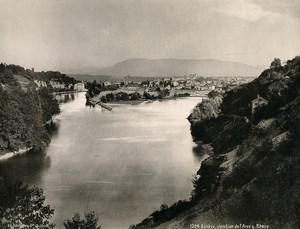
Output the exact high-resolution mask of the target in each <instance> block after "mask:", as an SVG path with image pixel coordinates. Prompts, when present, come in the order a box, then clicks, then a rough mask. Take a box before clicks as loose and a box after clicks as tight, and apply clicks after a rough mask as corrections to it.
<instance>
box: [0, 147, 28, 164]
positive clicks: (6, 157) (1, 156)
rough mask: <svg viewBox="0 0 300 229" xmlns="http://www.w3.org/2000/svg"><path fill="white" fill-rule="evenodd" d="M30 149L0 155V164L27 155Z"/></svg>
mask: <svg viewBox="0 0 300 229" xmlns="http://www.w3.org/2000/svg"><path fill="white" fill-rule="evenodd" d="M31 149H32V148H25V149H20V150H18V151H14V152H9V153H4V154H2V155H0V162H2V161H6V160H8V159H10V158H12V157H15V156H18V155H21V154H24V153H27V152H28V151H30V150H31Z"/></svg>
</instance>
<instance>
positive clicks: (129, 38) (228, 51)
mask: <svg viewBox="0 0 300 229" xmlns="http://www.w3.org/2000/svg"><path fill="white" fill-rule="evenodd" d="M299 19H300V2H298V1H294V0H285V1H281V0H244V1H242V0H222V1H220V0H211V1H209V0H186V1H180V0H152V1H149V0H126V1H125V0H124V1H117V0H98V1H97V0H91V1H88V2H87V1H83V0H73V1H68V0H60V1H59V0H51V1H50V0H41V1H37V0H28V1H17V0H1V2H0V62H5V63H9V64H19V65H21V66H24V67H26V68H31V67H34V68H35V69H36V70H37V71H42V70H58V71H63V72H65V73H77V72H76V69H81V70H83V69H88V68H94V67H97V68H100V67H109V66H113V65H114V64H116V63H118V62H121V61H124V60H126V59H130V58H146V59H215V60H223V61H233V62H238V63H243V64H248V65H253V66H268V65H269V64H270V62H271V61H272V59H273V58H274V57H278V58H280V59H282V60H283V61H285V60H287V59H291V58H293V57H294V56H296V55H298V54H299V50H300V40H299V37H300V20H299Z"/></svg>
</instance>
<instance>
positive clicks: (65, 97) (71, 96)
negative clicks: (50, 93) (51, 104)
mask: <svg viewBox="0 0 300 229" xmlns="http://www.w3.org/2000/svg"><path fill="white" fill-rule="evenodd" d="M55 99H56V100H57V101H58V103H68V102H71V101H74V100H75V93H64V94H56V95H55Z"/></svg>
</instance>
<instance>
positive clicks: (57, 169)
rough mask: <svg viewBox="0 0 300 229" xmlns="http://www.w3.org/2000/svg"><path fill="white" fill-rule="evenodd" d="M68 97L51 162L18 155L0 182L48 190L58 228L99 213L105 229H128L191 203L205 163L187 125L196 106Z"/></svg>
mask: <svg viewBox="0 0 300 229" xmlns="http://www.w3.org/2000/svg"><path fill="white" fill-rule="evenodd" d="M60 96H63V97H62V98H63V99H62V101H69V102H67V103H63V104H62V105H61V111H62V113H61V115H59V116H57V117H56V124H55V125H54V126H53V129H54V131H53V132H52V141H51V144H50V146H49V148H48V149H47V150H46V151H47V155H31V154H26V155H21V156H19V157H16V158H13V159H12V160H9V161H7V162H6V163H4V164H2V165H0V166H1V169H0V174H1V176H3V177H6V178H8V179H21V180H22V181H24V182H26V183H29V184H33V185H37V186H39V187H41V188H43V190H44V193H45V195H46V202H47V204H50V205H51V206H52V207H54V208H55V214H54V222H55V223H56V224H57V227H58V228H62V227H63V225H62V222H63V220H65V219H66V218H70V217H72V215H73V212H74V211H79V212H81V213H83V212H84V211H91V210H94V211H95V212H96V214H97V217H98V218H99V222H100V223H101V224H102V226H103V228H113V229H118V228H128V227H129V225H130V224H136V223H138V222H140V221H141V220H142V219H144V218H145V217H147V216H148V215H149V214H150V213H152V212H153V211H155V210H157V209H158V208H159V207H160V205H161V204H162V203H167V204H171V203H173V202H175V201H178V200H179V199H188V198H189V197H190V193H191V190H192V183H191V179H192V175H193V174H194V173H195V172H196V171H197V170H198V169H199V165H200V162H201V158H200V157H198V156H196V155H195V154H194V153H193V147H194V146H195V144H194V143H193V141H192V138H191V135H190V129H189V123H188V121H187V119H186V117H187V116H188V115H189V113H190V111H191V110H192V109H193V107H194V106H195V105H196V104H197V103H198V102H199V99H198V98H185V99H177V100H169V101H163V102H158V101H156V102H151V103H143V104H139V105H136V106H130V105H121V106H114V108H113V110H112V111H111V112H110V111H107V110H103V109H102V108H101V107H100V106H96V107H95V108H90V107H86V106H85V96H84V93H77V94H74V97H72V96H70V97H66V95H65V94H64V95H60Z"/></svg>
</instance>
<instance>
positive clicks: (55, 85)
mask: <svg viewBox="0 0 300 229" xmlns="http://www.w3.org/2000/svg"><path fill="white" fill-rule="evenodd" d="M50 85H51V86H52V87H53V88H58V89H63V88H65V84H64V83H62V82H60V81H59V80H50Z"/></svg>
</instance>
